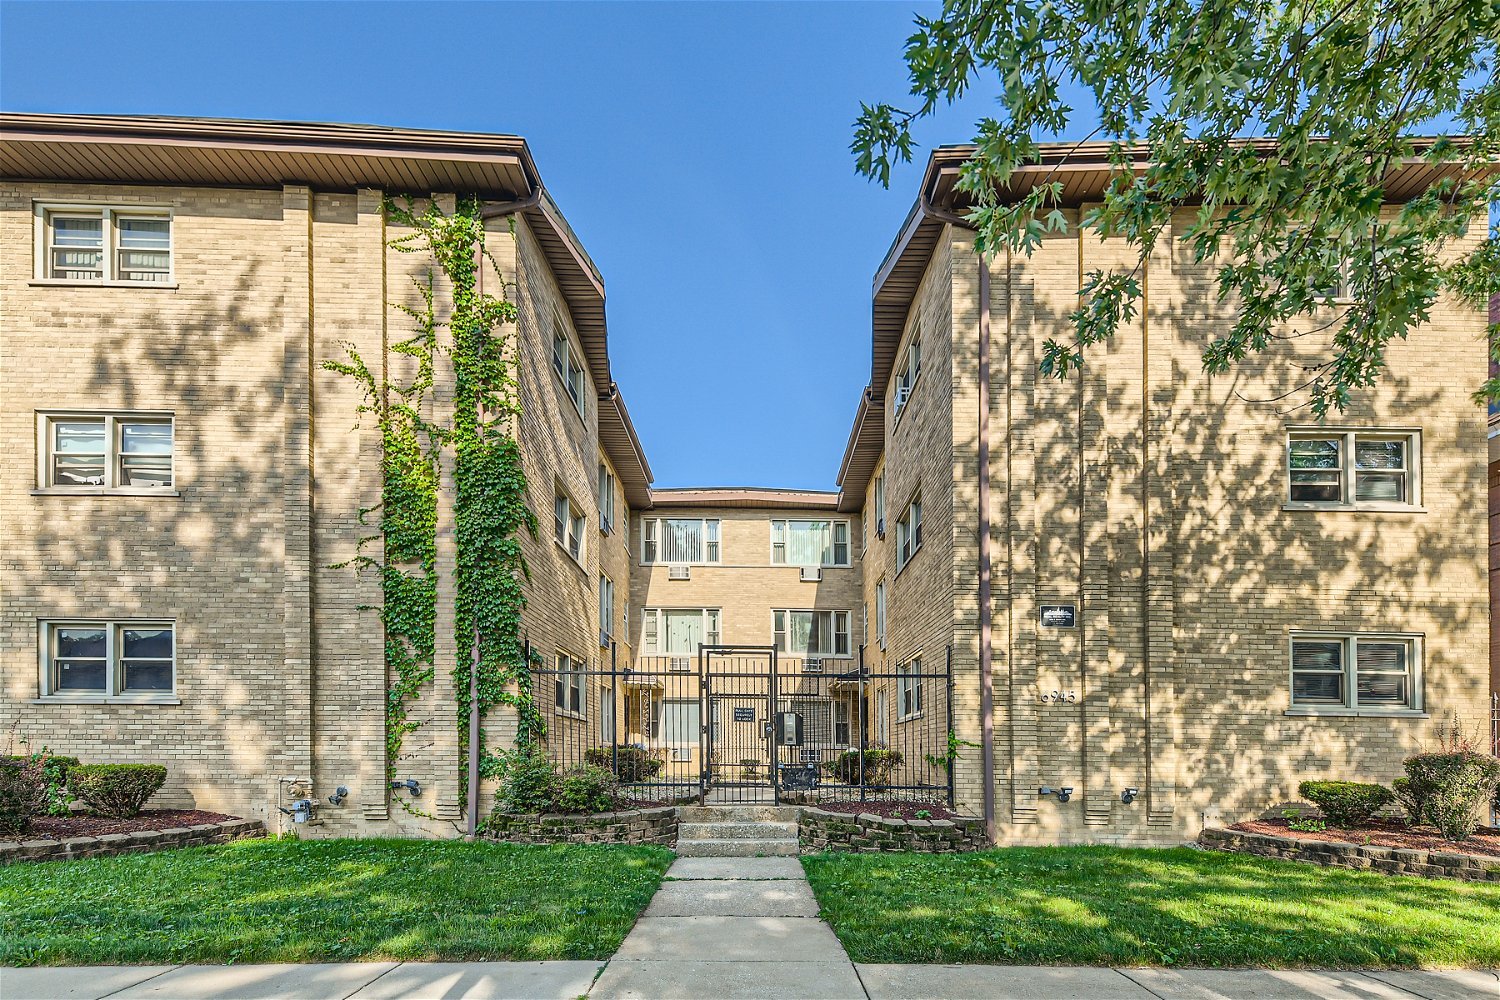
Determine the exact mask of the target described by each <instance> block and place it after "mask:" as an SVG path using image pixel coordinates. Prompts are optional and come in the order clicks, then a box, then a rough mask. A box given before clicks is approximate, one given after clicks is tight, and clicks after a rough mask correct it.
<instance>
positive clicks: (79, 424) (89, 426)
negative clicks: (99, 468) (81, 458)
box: [52, 420, 105, 455]
mask: <svg viewBox="0 0 1500 1000" xmlns="http://www.w3.org/2000/svg"><path fill="white" fill-rule="evenodd" d="M104 448H105V442H104V421H103V420H54V421H53V422H52V450H53V451H54V452H57V453H59V454H70V455H72V454H81V455H102V454H104Z"/></svg>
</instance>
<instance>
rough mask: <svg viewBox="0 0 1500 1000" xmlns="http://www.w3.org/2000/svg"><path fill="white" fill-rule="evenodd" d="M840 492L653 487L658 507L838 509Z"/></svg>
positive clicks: (654, 504) (719, 487)
mask: <svg viewBox="0 0 1500 1000" xmlns="http://www.w3.org/2000/svg"><path fill="white" fill-rule="evenodd" d="M838 498H839V495H838V494H837V493H835V492H832V491H830V490H785V489H774V488H768V487H761V486H694V487H678V488H675V489H665V490H652V491H651V501H652V506H653V507H656V508H687V507H705V508H757V509H763V508H775V509H784V510H819V511H836V510H838Z"/></svg>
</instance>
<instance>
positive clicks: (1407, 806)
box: [1391, 778, 1427, 826]
mask: <svg viewBox="0 0 1500 1000" xmlns="http://www.w3.org/2000/svg"><path fill="white" fill-rule="evenodd" d="M1391 791H1393V792H1394V793H1395V795H1396V803H1397V804H1398V805H1399V806H1401V811H1402V812H1404V813H1405V814H1406V825H1407V826H1420V825H1422V824H1423V823H1426V822H1427V786H1426V785H1423V784H1420V783H1419V784H1416V785H1413V784H1412V781H1411V779H1410V778H1397V779H1396V780H1395V781H1393V782H1391Z"/></svg>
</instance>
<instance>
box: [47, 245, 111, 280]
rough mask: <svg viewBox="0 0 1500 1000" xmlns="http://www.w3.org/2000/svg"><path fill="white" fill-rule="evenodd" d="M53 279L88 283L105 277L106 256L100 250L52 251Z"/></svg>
mask: <svg viewBox="0 0 1500 1000" xmlns="http://www.w3.org/2000/svg"><path fill="white" fill-rule="evenodd" d="M52 277H54V278H75V279H78V280H81V281H88V280H89V279H92V278H102V277H104V254H103V253H101V252H100V251H98V250H56V249H54V250H53V251H52Z"/></svg>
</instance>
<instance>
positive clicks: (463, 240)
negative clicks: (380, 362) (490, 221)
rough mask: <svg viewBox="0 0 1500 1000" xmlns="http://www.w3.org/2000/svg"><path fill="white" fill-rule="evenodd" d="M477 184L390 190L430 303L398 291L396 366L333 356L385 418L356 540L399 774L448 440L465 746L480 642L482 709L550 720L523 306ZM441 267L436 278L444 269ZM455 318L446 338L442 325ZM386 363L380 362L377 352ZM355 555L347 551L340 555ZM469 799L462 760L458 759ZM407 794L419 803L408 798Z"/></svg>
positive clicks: (492, 763)
mask: <svg viewBox="0 0 1500 1000" xmlns="http://www.w3.org/2000/svg"><path fill="white" fill-rule="evenodd" d="M480 204H481V203H480V201H479V200H478V199H477V198H462V199H459V200H458V202H457V204H456V205H455V208H454V211H453V212H452V214H447V213H444V212H443V211H442V209H441V207H440V206H439V205H438V204H437V203H436V201H435V200H429V201H427V202H425V203H423V204H422V207H420V208H419V207H418V203H417V201H416V200H415V199H413V198H410V197H408V198H404V199H402V200H401V201H400V202H397V201H394V200H392V199H386V202H385V206H384V210H385V213H386V219H387V221H388V222H390V223H392V224H394V225H396V226H399V227H402V228H403V230H404V232H403V233H402V234H401V235H399V236H396V237H394V238H392V239H391V240H389V241H388V244H387V245H388V246H389V247H390V248H391V249H392V250H394V251H396V252H398V253H424V254H428V255H430V257H431V258H432V265H433V266H431V267H429V268H428V269H427V270H426V272H425V273H424V274H423V275H422V276H420V277H417V278H414V279H413V283H414V284H415V286H416V288H417V290H418V292H419V293H420V295H421V303H422V305H421V307H420V308H413V307H410V306H407V305H404V304H400V303H397V304H396V308H398V309H400V310H401V311H402V312H404V313H406V314H407V315H408V316H410V317H411V319H412V320H413V322H414V324H415V330H414V332H413V335H412V336H411V337H409V338H407V339H405V340H402V341H399V342H397V343H395V344H392V345H391V346H390V352H391V354H393V355H396V356H397V357H398V358H399V357H406V358H410V359H412V360H411V362H410V363H408V364H406V365H401V364H399V362H398V363H397V364H396V365H392V366H391V367H392V368H393V369H395V368H404V369H405V371H404V372H403V373H402V375H401V376H397V377H391V376H384V375H377V374H376V373H375V372H374V371H372V370H371V368H370V366H369V365H368V364H367V363H366V361H365V360H364V359H363V358H362V357H361V356H360V355H359V353H358V351H356V350H355V348H354V346H353V345H352V344H345V345H344V347H345V351H346V352H347V354H348V360H347V361H324V362H323V367H324V368H325V369H327V370H329V371H334V372H338V373H340V374H343V375H347V376H350V377H351V378H354V379H355V380H356V381H358V382H359V384H360V386H361V388H362V389H363V391H364V401H363V402H362V403H361V404H360V406H359V408H358V412H359V413H360V414H362V415H363V414H369V415H372V416H373V418H374V419H376V420H377V421H379V425H380V429H381V444H382V449H383V454H382V458H381V473H382V478H383V484H382V489H381V502H380V504H379V506H378V507H376V508H371V509H369V510H364V511H361V512H360V517H361V521H362V522H364V523H368V518H369V516H370V515H372V514H377V513H378V515H379V519H378V526H379V534H378V535H377V536H371V539H373V538H375V537H379V538H381V539H383V540H384V543H385V550H384V558H383V560H382V561H381V562H380V563H378V564H377V563H376V561H375V560H373V559H372V558H370V557H369V556H366V555H363V554H361V555H360V556H358V557H357V558H356V559H354V560H352V561H351V562H352V563H353V564H356V565H357V566H359V567H360V568H362V569H372V570H378V571H379V573H380V578H381V596H382V602H383V603H382V607H381V609H380V611H381V621H382V623H383V624H384V626H385V660H386V667H387V674H388V676H389V677H390V679H391V686H390V689H389V691H388V694H387V698H388V702H387V711H386V720H387V722H386V770H387V776H388V777H394V775H395V770H396V765H397V761H398V760H399V759H400V756H401V748H402V745H403V743H404V741H405V738H406V737H407V735H408V734H410V733H411V732H413V731H414V730H416V729H417V728H418V727H419V726H420V725H421V723H420V722H417V721H413V720H412V719H411V716H410V711H409V706H410V704H411V702H412V701H414V700H415V699H416V698H418V697H419V696H420V695H421V692H422V690H423V688H424V687H425V686H426V685H427V684H428V683H429V682H430V681H431V680H432V679H433V671H434V653H435V651H436V648H437V584H438V567H437V521H438V503H439V496H438V485H439V479H440V468H441V452H442V450H443V449H450V450H451V453H452V455H453V462H454V484H455V496H454V498H453V524H454V535H455V540H456V544H457V565H456V567H455V579H454V589H455V593H456V598H455V608H454V621H453V635H454V636H455V642H456V645H457V647H458V648H457V649H456V650H455V653H456V666H455V668H454V671H453V688H454V693H455V698H456V701H457V705H456V709H457V712H456V718H455V722H456V724H457V726H458V733H459V745H460V749H461V750H462V751H465V752H466V751H467V750H468V741H469V701H470V697H469V679H470V678H469V673H470V669H471V664H472V662H473V659H474V657H473V651H474V648H475V646H476V645H477V648H478V665H479V676H478V679H477V684H476V685H475V687H476V689H477V692H478V701H479V710H480V713H481V719H482V718H483V715H484V713H485V712H486V711H487V710H488V709H489V708H491V707H493V706H495V705H501V704H505V705H510V706H512V707H513V708H514V709H515V710H516V713H517V716H518V719H519V730H518V735H517V742H518V744H519V745H521V746H528V745H530V744H531V743H533V742H535V741H536V740H537V739H539V738H540V737H541V736H542V734H543V728H542V718H541V713H540V712H539V711H538V710H537V708H536V706H535V704H534V702H533V700H532V696H531V673H530V670H529V665H528V664H527V663H526V662H525V646H524V642H523V640H522V638H521V613H522V610H523V609H524V608H525V605H526V596H525V593H524V590H523V586H524V582H525V580H526V579H527V578H528V576H529V574H528V571H527V567H526V560H525V558H524V556H523V554H522V551H521V539H520V532H521V530H522V529H525V530H526V531H527V532H528V533H530V534H531V535H532V536H535V534H536V529H537V522H536V517H535V515H534V514H533V513H532V512H531V510H530V508H529V507H528V506H527V503H526V476H525V473H524V471H523V469H522V466H521V454H520V448H519V446H518V444H517V442H516V437H515V430H516V426H517V422H518V418H519V416H520V412H521V407H520V397H519V393H518V391H517V389H518V386H517V381H516V358H515V351H514V338H513V336H512V335H511V334H510V332H509V331H508V329H507V328H510V327H512V326H513V324H514V323H515V321H516V317H517V310H516V306H515V304H514V303H513V302H510V301H509V300H508V299H507V298H506V297H505V295H504V291H505V286H504V284H503V281H502V280H501V274H500V268H499V266H498V265H497V264H496V262H495V260H494V258H493V257H492V256H491V255H490V254H489V253H488V252H487V251H485V250H484V249H483V238H484V219H483V218H482V217H481V214H480ZM486 265H488V270H490V271H491V272H493V274H494V277H495V287H496V288H498V289H499V290H500V292H501V294H500V295H499V296H496V295H493V294H490V293H489V292H487V291H485V290H483V287H482V283H483V277H484V275H483V273H482V270H481V269H484V268H485V266H486ZM439 275H441V276H442V278H443V279H444V280H443V281H442V282H441V283H440V282H439V281H438V280H437V279H438V276H439ZM443 293H446V294H447V295H449V296H451V301H449V302H447V303H444V305H445V307H446V308H445V309H443V310H442V311H443V312H445V313H446V314H447V319H446V320H443V319H440V318H439V309H438V297H439V295H440V294H443ZM445 325H446V327H447V329H448V331H449V333H450V335H451V336H450V337H449V338H448V343H447V344H446V345H444V344H442V343H441V342H440V337H439V334H440V332H441V330H442V328H443V327H444V326H445ZM439 351H446V353H447V360H448V361H450V362H451V364H452V370H453V383H454V384H453V390H454V391H453V408H452V412H451V413H439V414H435V415H434V416H433V417H432V418H428V417H424V415H423V411H424V410H425V409H430V408H431V407H430V403H431V396H432V389H433V384H434V373H435V371H436V366H437V363H438V361H439V360H440V358H439V353H438V352H439ZM382 368H384V366H382ZM345 565H348V564H345ZM484 738H485V737H484V730H483V727H482V726H481V729H480V748H479V759H480V773H481V774H482V775H490V774H493V773H494V772H495V771H496V769H497V767H498V764H499V759H500V758H499V756H498V755H497V754H496V753H494V752H493V751H491V750H490V749H488V748H486V747H485V745H484ZM460 774H461V777H460V799H462V797H463V795H464V792H465V790H466V786H467V780H468V775H467V770H466V769H461V771H460ZM397 801H398V802H400V803H401V805H402V807H403V808H405V809H407V810H408V811H410V812H414V813H419V814H421V815H426V814H425V813H420V812H419V810H416V809H415V808H414V807H413V806H412V805H411V804H410V803H409V802H407V801H406V800H405V799H401V798H398V799H397Z"/></svg>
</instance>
